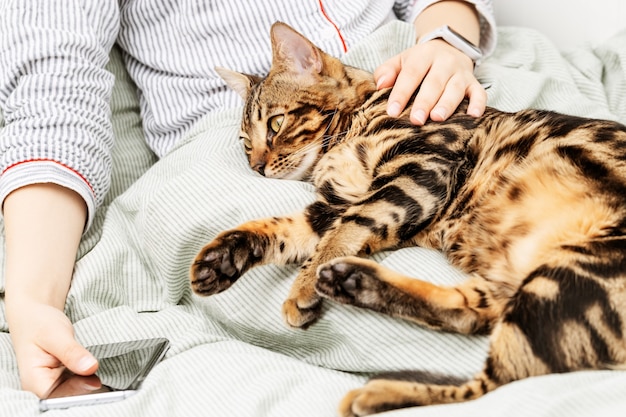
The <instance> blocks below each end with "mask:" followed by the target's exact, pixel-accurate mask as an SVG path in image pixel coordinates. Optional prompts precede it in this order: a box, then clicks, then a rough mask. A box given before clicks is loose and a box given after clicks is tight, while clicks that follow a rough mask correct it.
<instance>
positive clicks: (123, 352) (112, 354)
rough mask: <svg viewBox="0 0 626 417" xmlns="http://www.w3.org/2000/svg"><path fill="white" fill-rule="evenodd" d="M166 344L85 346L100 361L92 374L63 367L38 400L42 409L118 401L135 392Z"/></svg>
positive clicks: (160, 340) (134, 342)
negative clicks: (58, 375) (77, 373)
mask: <svg viewBox="0 0 626 417" xmlns="http://www.w3.org/2000/svg"><path fill="white" fill-rule="evenodd" d="M168 347H169V341H168V340H167V339H165V338H155V339H141V340H132V341H128V342H117V343H109V344H105V345H94V346H86V349H87V350H89V351H90V352H91V353H92V354H93V355H94V356H95V357H96V358H97V359H98V362H99V366H98V370H97V371H96V373H95V374H94V375H89V376H81V375H76V374H74V373H72V372H70V371H69V370H67V369H65V370H64V371H63V373H62V374H61V376H60V377H59V378H58V379H57V381H56V382H55V383H54V384H53V385H52V387H50V390H49V391H48V393H47V394H46V395H45V396H44V398H43V399H42V400H41V401H40V402H39V408H40V409H41V410H42V411H45V410H50V409H57V408H69V407H73V406H79V405H93V404H102V403H108V402H114V401H120V400H123V399H124V398H128V397H130V396H131V395H133V394H135V393H136V392H137V389H139V386H140V385H141V383H142V382H143V380H144V379H145V377H146V375H147V374H148V372H150V370H151V369H152V368H153V367H154V366H155V365H156V364H157V363H158V362H159V361H160V360H161V359H162V358H163V356H164V355H165V352H166V351H167V349H168Z"/></svg>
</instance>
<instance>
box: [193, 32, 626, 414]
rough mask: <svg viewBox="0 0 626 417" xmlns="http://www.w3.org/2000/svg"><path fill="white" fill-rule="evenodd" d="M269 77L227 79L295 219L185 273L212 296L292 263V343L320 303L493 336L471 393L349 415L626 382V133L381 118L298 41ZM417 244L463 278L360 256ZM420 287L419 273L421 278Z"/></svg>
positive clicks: (200, 258) (381, 106)
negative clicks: (524, 388) (610, 373)
mask: <svg viewBox="0 0 626 417" xmlns="http://www.w3.org/2000/svg"><path fill="white" fill-rule="evenodd" d="M271 38H272V46H273V62H272V68H271V70H270V72H269V73H268V75H267V76H266V77H256V76H248V75H245V74H238V73H236V72H233V71H230V70H225V69H221V70H220V73H221V75H222V77H223V78H224V79H225V80H226V81H227V83H228V84H229V85H230V86H231V87H232V88H233V89H234V90H236V91H238V92H239V94H240V95H241V96H242V97H243V98H244V100H245V102H246V104H245V106H244V113H243V117H242V128H241V137H242V140H243V143H244V146H245V149H246V154H247V156H248V159H249V161H250V166H251V167H252V169H254V170H255V171H257V172H258V173H260V174H262V175H265V176H266V177H269V178H287V179H302V180H311V181H313V183H314V184H315V186H316V191H317V199H316V201H315V202H314V203H313V204H311V205H309V206H308V207H307V208H305V209H304V210H303V211H302V212H299V213H296V214H294V215H292V216H285V217H281V218H274V219H265V220H253V221H250V222H248V223H244V224H243V225H241V226H238V227H236V228H234V229H233V230H228V231H224V232H222V233H221V234H219V235H218V236H217V237H216V238H215V240H213V241H212V242H210V243H208V244H207V245H206V246H205V247H204V248H202V249H201V250H200V251H199V253H198V255H197V256H196V258H195V260H194V262H193V265H192V266H191V274H190V276H191V286H192V288H193V290H194V291H195V292H196V293H197V294H200V295H211V294H214V293H217V292H219V291H222V290H224V289H226V288H228V287H229V286H231V285H232V284H233V283H234V282H235V281H236V280H237V279H239V278H240V277H241V276H242V275H243V274H245V272H246V271H248V270H249V269H250V268H252V267H254V266H256V265H260V264H264V263H275V264H285V263H299V264H301V265H302V267H301V269H300V272H299V274H298V276H297V277H296V279H295V281H294V284H293V286H292V288H291V291H290V293H289V296H288V299H287V300H286V301H285V303H284V304H283V317H284V319H285V321H286V323H287V324H288V325H290V326H293V327H301V328H304V327H307V326H309V325H311V324H312V323H314V322H315V320H317V319H318V318H319V316H320V312H321V310H320V305H321V302H322V299H328V300H333V301H335V302H339V303H343V304H347V305H353V306H357V307H361V308H367V309H370V310H374V311H378V312H381V313H383V314H388V315H391V316H393V317H398V318H401V319H404V320H410V321H413V322H415V323H418V324H420V325H422V326H425V327H428V328H431V329H435V330H442V331H453V332H459V333H462V334H489V335H490V347H489V353H488V357H487V359H486V361H485V365H484V369H483V370H482V371H481V372H480V373H479V374H477V375H476V376H475V377H474V378H473V379H471V380H469V381H464V382H463V381H453V380H444V379H433V378H425V377H424V374H423V373H416V374H410V373H406V374H403V375H402V376H398V375H394V374H388V375H382V376H380V377H378V378H374V379H372V380H371V381H369V382H368V383H367V384H366V385H365V386H363V387H362V388H359V389H357V390H355V391H352V392H350V393H348V394H347V395H346V396H345V398H344V399H343V401H342V402H341V404H340V407H339V409H340V415H342V416H364V415H369V414H373V413H378V412H382V411H386V410H391V409H396V408H403V407H409V406H416V405H430V404H442V403H452V402H458V401H467V400H471V399H474V398H478V397H480V396H482V395H484V394H486V393H487V392H490V391H492V390H494V389H496V388H497V387H499V386H501V385H503V384H506V383H509V382H512V381H515V380H518V379H522V378H527V377H532V376H538V375H544V374H548V373H560V372H571V371H577V370H587V369H624V367H625V366H626V337H625V331H626V323H625V322H626V237H625V228H626V127H624V126H623V125H621V124H618V123H615V122H611V121H602V120H592V119H585V118H580V117H573V116H568V115H563V114H557V113H553V112H549V111H541V110H524V111H520V112H517V113H506V112H502V111H498V110H496V109H493V108H488V109H487V110H486V111H485V114H484V115H483V116H481V117H478V118H473V117H470V116H468V115H466V114H465V110H466V104H463V105H461V106H460V107H459V109H458V110H457V111H456V112H455V114H454V115H453V116H452V117H450V118H449V119H448V120H447V121H445V122H439V123H427V124H426V125H425V126H422V127H418V126H414V125H412V124H411V123H410V121H409V115H408V110H406V111H405V112H404V113H403V114H402V115H401V117H400V118H391V117H389V116H388V115H387V114H386V102H387V98H388V94H389V91H388V90H381V91H378V90H376V86H375V84H374V80H373V76H372V75H371V74H370V73H367V72H365V71H362V70H359V69H356V68H353V67H349V66H345V65H343V64H342V63H341V62H340V61H339V60H337V59H335V58H332V57H330V56H328V55H327V54H325V53H324V52H323V51H321V50H320V49H319V48H317V47H316V46H315V45H313V44H311V43H310V42H309V41H308V40H307V39H305V38H304V37H302V36H301V35H300V34H298V33H297V32H295V31H294V30H293V29H291V28H289V27H288V26H286V25H284V24H281V23H277V24H275V25H274V26H273V27H272V31H271ZM407 246H422V247H427V248H434V249H438V250H440V251H442V253H444V254H445V255H446V257H447V258H448V259H449V261H450V263H451V264H452V265H454V266H456V267H457V268H458V269H459V270H461V271H463V272H465V273H466V274H467V280H465V281H464V282H462V283H461V284H459V285H457V286H452V287H442V286H438V285H434V284H432V283H429V282H426V281H423V280H420V279H416V278H413V277H408V276H406V275H404V274H401V273H399V272H396V271H391V270H389V269H387V268H385V267H383V266H381V265H379V264H377V263H376V262H374V261H372V260H371V259H368V258H367V257H366V256H365V255H368V254H371V253H374V252H377V251H380V250H388V249H396V248H401V247H407ZM412 273H413V275H416V276H419V270H418V271H412Z"/></svg>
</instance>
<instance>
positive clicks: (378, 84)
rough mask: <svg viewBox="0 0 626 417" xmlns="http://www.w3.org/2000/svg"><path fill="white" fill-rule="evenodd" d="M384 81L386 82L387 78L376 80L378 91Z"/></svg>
mask: <svg viewBox="0 0 626 417" xmlns="http://www.w3.org/2000/svg"><path fill="white" fill-rule="evenodd" d="M385 81H387V77H385V76H382V77H380V78H379V79H378V82H376V89H377V90H380V89H381V88H382V86H383V84H384V83H385Z"/></svg>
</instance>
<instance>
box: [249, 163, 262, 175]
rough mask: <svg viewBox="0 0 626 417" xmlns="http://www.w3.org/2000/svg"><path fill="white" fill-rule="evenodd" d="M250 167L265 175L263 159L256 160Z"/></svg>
mask: <svg viewBox="0 0 626 417" xmlns="http://www.w3.org/2000/svg"><path fill="white" fill-rule="evenodd" d="M252 169H253V170H255V171H256V172H258V173H259V174H261V175H263V176H265V162H264V161H258V162H257V163H255V164H254V166H253V167H252Z"/></svg>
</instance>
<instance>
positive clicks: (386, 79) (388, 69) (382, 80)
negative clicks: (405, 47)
mask: <svg viewBox="0 0 626 417" xmlns="http://www.w3.org/2000/svg"><path fill="white" fill-rule="evenodd" d="M401 68H402V63H401V58H400V55H396V56H394V57H393V58H390V59H388V60H387V61H385V62H383V63H382V64H381V65H380V66H379V67H378V68H376V69H375V70H374V81H375V82H376V88H377V89H379V90H380V89H381V88H387V87H391V86H393V85H394V83H395V82H396V78H397V76H398V73H399V72H400V70H401Z"/></svg>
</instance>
